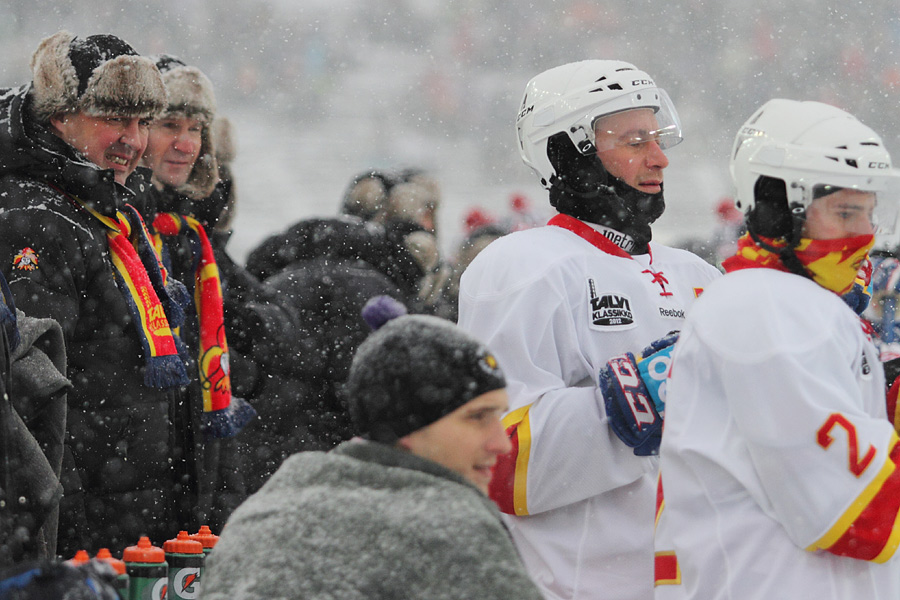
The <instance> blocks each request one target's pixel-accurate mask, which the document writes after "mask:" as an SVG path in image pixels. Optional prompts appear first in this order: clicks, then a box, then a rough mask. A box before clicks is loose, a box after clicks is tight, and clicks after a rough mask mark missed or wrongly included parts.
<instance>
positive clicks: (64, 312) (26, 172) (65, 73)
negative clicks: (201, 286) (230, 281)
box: [0, 31, 200, 556]
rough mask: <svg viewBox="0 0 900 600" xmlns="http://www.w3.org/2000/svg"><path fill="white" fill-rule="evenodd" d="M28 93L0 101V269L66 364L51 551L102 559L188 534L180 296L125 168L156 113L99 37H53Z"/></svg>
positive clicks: (191, 480) (158, 91)
mask: <svg viewBox="0 0 900 600" xmlns="http://www.w3.org/2000/svg"><path fill="white" fill-rule="evenodd" d="M31 68H32V81H31V82H30V83H28V84H25V85H22V86H20V87H18V88H12V89H4V90H0V121H2V122H3V123H4V126H3V127H2V130H0V197H2V198H3V202H2V205H0V271H2V273H3V275H4V276H5V277H6V279H7V280H8V281H9V287H10V289H11V290H12V294H13V297H14V298H15V302H16V305H17V306H18V307H19V308H20V309H22V311H23V312H25V313H26V314H28V315H29V316H33V317H50V318H53V319H55V320H56V321H58V322H59V323H60V325H61V326H62V330H63V335H64V338H65V344H66V352H67V358H68V364H67V370H66V375H67V377H68V379H69V380H70V381H71V382H72V385H73V388H72V390H71V391H70V392H69V395H68V413H67V415H66V418H67V422H66V450H65V453H64V462H63V477H62V480H63V483H64V497H63V500H62V504H61V507H60V526H59V545H58V552H59V553H60V554H62V555H65V556H71V555H72V554H74V552H75V551H77V550H78V549H81V548H84V549H87V550H88V551H89V552H90V553H91V554H94V553H95V552H96V551H97V550H98V549H99V548H101V547H104V546H105V547H108V548H109V549H110V550H111V551H112V552H113V553H116V552H119V551H121V550H122V549H123V548H124V547H126V546H129V545H131V544H134V543H135V542H136V541H137V539H138V538H139V536H140V535H149V536H150V537H151V539H154V540H164V539H168V538H169V537H172V536H174V535H175V534H176V533H177V532H178V530H179V529H190V528H193V527H197V526H199V524H200V523H198V522H197V520H199V517H197V516H196V514H195V510H196V507H197V505H198V500H197V482H198V480H199V479H200V475H199V474H198V472H197V469H198V468H199V467H198V465H197V464H196V461H195V459H194V455H193V453H192V452H191V451H190V450H189V449H190V448H191V444H192V439H193V438H195V437H196V436H198V435H199V433H197V432H196V431H194V430H193V428H192V425H191V424H190V423H185V422H181V421H176V420H174V419H173V418H171V416H170V414H171V413H170V409H171V407H173V406H178V402H179V394H180V393H181V388H182V386H184V385H186V384H187V382H188V381H189V379H188V372H187V370H186V368H185V364H184V362H183V360H182V358H181V356H180V355H179V352H178V345H177V344H176V340H175V338H174V337H173V333H172V331H173V330H174V329H175V328H176V327H178V326H179V325H180V324H181V322H182V321H183V319H184V313H183V308H182V303H183V302H184V301H185V298H184V288H183V287H181V288H180V290H179V289H178V286H177V285H176V284H175V283H173V282H172V280H171V279H167V278H166V273H165V272H163V271H161V270H160V268H159V262H158V257H156V256H155V253H154V251H153V246H152V243H150V241H149V240H148V239H147V236H146V235H145V228H144V227H143V225H142V221H141V217H140V215H139V213H138V210H136V209H135V206H138V207H139V206H141V202H140V201H141V199H142V197H143V195H144V192H146V190H147V189H148V186H149V176H148V177H147V178H144V176H143V174H142V173H141V168H140V167H138V162H139V160H140V158H141V155H142V154H143V152H144V149H145V148H146V145H147V138H148V134H149V127H150V122H151V121H152V120H153V118H154V117H155V116H156V115H157V113H159V112H160V111H161V110H163V109H164V108H165V107H166V106H167V96H166V89H165V86H164V84H163V80H162V77H161V76H160V73H159V69H158V68H157V67H156V65H155V64H154V63H153V62H152V61H151V60H149V59H148V58H146V57H142V56H140V55H139V54H138V53H137V52H136V51H135V50H134V48H132V47H131V46H130V45H128V44H127V43H126V42H124V41H123V40H121V39H120V38H118V37H116V36H114V35H107V34H100V35H91V36H88V37H79V36H75V35H73V34H71V33H69V32H67V31H60V32H57V33H55V34H54V35H51V36H50V37H48V38H46V39H44V40H43V41H42V42H41V43H40V44H39V45H38V47H37V49H36V50H35V52H34V55H33V57H32V60H31Z"/></svg>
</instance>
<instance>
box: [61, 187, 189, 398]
mask: <svg viewBox="0 0 900 600" xmlns="http://www.w3.org/2000/svg"><path fill="white" fill-rule="evenodd" d="M70 198H72V200H74V202H75V203H76V204H77V205H78V206H80V207H81V208H83V209H84V210H85V211H87V212H88V213H90V214H91V215H92V216H93V217H94V218H96V219H97V220H99V221H100V222H101V223H103V224H104V225H105V226H106V228H107V234H106V237H107V241H108V245H109V254H110V259H111V260H112V264H113V267H114V269H113V275H114V277H115V280H116V285H117V286H118V287H119V291H121V292H122V297H123V298H124V299H125V303H126V304H127V305H128V309H129V311H130V312H131V315H132V317H133V322H134V324H135V329H136V330H137V332H138V337H140V338H141V344H142V346H143V348H144V357H145V358H144V360H145V370H144V384H145V385H146V386H147V387H154V388H160V389H165V388H172V387H178V386H183V385H187V384H188V383H189V382H190V379H189V378H188V376H187V372H186V370H185V368H184V362H183V361H182V359H181V357H180V356H179V354H178V346H177V344H176V341H175V337H174V335H173V333H172V327H171V326H170V322H169V314H171V313H172V312H173V309H174V306H175V302H174V301H173V300H172V299H171V298H170V297H169V294H168V292H167V291H166V280H167V278H168V273H167V272H166V270H165V268H164V267H163V266H162V263H161V261H160V260H159V255H158V254H157V253H156V252H155V250H154V248H153V245H152V244H151V243H150V234H149V232H148V231H147V228H146V226H145V225H144V221H143V219H141V216H140V214H139V213H138V211H137V210H135V209H134V208H133V207H132V206H131V205H128V204H126V205H125V207H124V208H123V209H122V210H120V211H117V213H116V217H115V218H110V217H106V216H104V215H102V214H100V213H98V212H97V211H95V210H94V209H92V208H91V207H89V206H87V205H86V204H85V203H83V202H81V201H80V200H78V199H77V198H74V197H72V196H70ZM166 307H170V310H168V311H167V310H166ZM178 310H180V309H178ZM180 316H181V318H183V313H182V314H181V315H180Z"/></svg>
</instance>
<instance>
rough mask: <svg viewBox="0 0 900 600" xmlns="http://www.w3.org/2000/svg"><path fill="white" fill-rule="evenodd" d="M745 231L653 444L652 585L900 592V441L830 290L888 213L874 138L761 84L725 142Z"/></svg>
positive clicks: (743, 594) (758, 591) (888, 223)
mask: <svg viewBox="0 0 900 600" xmlns="http://www.w3.org/2000/svg"><path fill="white" fill-rule="evenodd" d="M731 174H732V178H733V180H734V183H735V186H736V203H737V206H738V207H739V208H741V209H742V210H744V211H745V214H746V222H747V225H748V230H749V233H748V234H747V235H746V236H745V237H743V238H742V239H741V240H740V242H739V249H738V252H737V254H736V255H735V256H734V257H732V258H729V259H727V260H726V261H724V263H723V267H724V268H725V270H726V273H727V274H726V275H725V276H724V277H722V278H721V279H719V280H718V281H716V282H715V283H714V284H713V285H711V286H710V287H709V288H708V289H707V290H706V292H705V293H704V295H703V297H702V298H700V300H699V301H698V302H697V303H696V304H695V306H694V307H693V308H692V310H691V312H690V313H689V314H688V317H687V321H686V324H685V327H684V329H682V331H681V337H680V339H679V341H678V346H677V348H676V349H675V352H674V354H673V357H672V373H671V377H670V379H669V380H668V397H667V400H668V402H667V405H666V408H667V410H666V431H665V435H664V436H663V441H662V446H661V449H660V475H661V480H662V489H663V490H664V500H663V501H662V502H661V506H660V507H659V508H660V511H659V514H658V524H657V531H656V540H655V545H656V560H657V571H656V592H655V597H656V599H657V600H669V599H688V598H690V599H697V600H700V599H702V600H715V599H720V598H721V599H725V598H727V599H728V600H740V599H744V598H747V599H749V598H754V599H755V598H816V599H817V600H828V599H838V598H841V599H851V598H852V599H858V598H866V599H867V600H885V599H888V598H892V599H896V598H900V560H898V559H897V558H896V557H894V554H895V551H896V549H897V545H898V543H900V523H898V510H900V469H897V463H898V462H900V446H898V438H897V434H896V433H895V431H894V427H893V426H892V424H891V423H890V422H889V421H888V420H886V418H885V413H886V410H885V381H884V375H883V372H882V368H881V365H880V363H879V359H878V353H877V351H876V349H875V347H874V345H873V344H872V342H871V340H870V339H869V338H868V336H867V334H866V333H865V332H864V329H863V327H862V324H861V321H860V319H859V318H858V317H857V315H856V314H855V313H854V312H853V310H851V309H850V308H849V307H848V306H847V305H846V304H845V303H844V302H843V301H842V299H841V298H840V295H841V294H844V293H845V292H846V291H847V290H848V289H849V288H850V286H851V285H852V283H853V280H854V278H855V276H856V273H857V268H858V267H859V266H860V264H861V263H862V261H864V260H865V258H866V255H867V253H868V250H869V249H870V248H871V247H872V243H873V240H874V236H873V234H874V233H875V232H876V231H878V230H879V229H881V228H884V229H889V228H890V227H892V226H893V225H894V224H895V221H896V214H897V207H898V197H900V196H898V190H900V186H898V183H900V175H898V172H897V171H895V170H894V169H893V168H892V166H891V157H890V156H889V154H888V152H887V151H886V150H885V148H884V146H883V144H882V141H881V138H880V137H879V136H878V135H877V134H876V133H875V132H874V131H872V130H871V129H869V128H868V127H866V126H865V125H863V124H862V123H860V122H859V121H858V120H857V119H856V118H854V117H853V116H851V115H849V114H848V113H846V112H844V111H842V110H839V109H837V108H834V107H832V106H828V105H825V104H821V103H818V102H797V101H792V100H780V99H776V100H771V101H769V102H767V103H766V104H765V105H763V106H762V107H761V108H760V109H759V110H758V111H756V113H754V114H753V116H752V117H751V118H750V119H749V120H748V121H747V122H746V123H745V124H744V126H743V127H742V128H741V129H740V131H739V132H738V134H737V138H736V140H735V143H734V148H733V151H732V154H731Z"/></svg>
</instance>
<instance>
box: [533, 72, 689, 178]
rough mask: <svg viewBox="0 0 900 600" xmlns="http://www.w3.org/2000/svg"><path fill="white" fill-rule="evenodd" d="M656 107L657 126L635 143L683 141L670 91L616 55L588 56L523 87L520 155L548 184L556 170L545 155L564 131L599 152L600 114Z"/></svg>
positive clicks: (582, 148)
mask: <svg viewBox="0 0 900 600" xmlns="http://www.w3.org/2000/svg"><path fill="white" fill-rule="evenodd" d="M637 108H652V109H653V111H654V112H655V113H656V120H657V123H658V128H657V129H656V130H654V131H650V132H645V133H644V137H643V138H641V139H634V140H632V141H631V143H641V142H645V141H651V140H653V141H656V142H657V143H658V144H659V145H660V147H661V148H663V149H666V148H671V147H672V146H674V145H676V144H678V143H679V142H680V141H681V140H682V137H681V121H680V120H679V119H678V113H677V112H676V111H675V107H674V106H673V105H672V101H671V100H670V99H669V96H668V94H666V92H665V91H664V90H662V89H660V88H658V87H656V84H655V83H654V82H653V79H651V78H650V76H649V75H648V74H647V73H645V72H644V71H641V70H639V69H638V68H637V67H635V66H634V65H632V64H629V63H627V62H622V61H618V60H585V61H581V62H574V63H569V64H565V65H561V66H559V67H554V68H552V69H550V70H548V71H544V72H543V73H541V74H540V75H537V76H536V77H534V78H533V79H532V80H531V81H529V82H528V85H526V86H525V94H524V96H523V97H522V104H521V106H520V108H519V114H518V116H517V117H516V133H517V135H518V140H519V154H520V155H521V156H522V160H523V161H524V162H525V164H526V165H528V166H529V167H531V168H532V169H533V170H534V171H535V173H537V175H538V177H540V178H541V183H542V184H543V186H544V187H546V188H549V187H550V179H551V177H552V176H553V175H555V174H556V173H555V171H554V169H553V166H552V165H551V164H550V160H549V158H548V157H547V140H548V139H549V138H550V137H551V136H553V135H555V134H557V133H560V132H565V133H566V134H567V135H568V136H569V139H570V140H571V141H572V144H573V145H574V146H575V147H576V148H577V149H578V150H579V151H580V152H581V153H582V154H584V155H588V154H590V153H592V152H595V151H596V147H595V138H594V124H595V122H596V121H597V119H598V118H600V117H603V116H606V115H610V114H613V113H617V112H622V111H626V110H633V109H637Z"/></svg>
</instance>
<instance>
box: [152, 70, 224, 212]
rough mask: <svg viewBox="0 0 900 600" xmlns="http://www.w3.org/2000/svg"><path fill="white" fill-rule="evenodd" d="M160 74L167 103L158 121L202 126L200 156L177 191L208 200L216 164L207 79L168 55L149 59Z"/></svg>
mask: <svg viewBox="0 0 900 600" xmlns="http://www.w3.org/2000/svg"><path fill="white" fill-rule="evenodd" d="M153 61H154V62H155V63H156V67H157V68H158V69H159V72H160V73H162V79H163V83H164V84H165V86H166V92H168V95H169V103H168V105H167V106H166V109H165V110H164V111H163V113H162V114H161V115H159V116H158V117H157V118H158V119H166V118H172V117H176V118H186V119H197V120H198V121H200V123H202V124H203V129H202V131H201V133H200V154H199V155H198V156H197V162H195V163H194V168H193V170H192V171H191V175H190V176H189V177H188V180H187V182H186V183H185V184H184V185H183V186H181V187H180V188H178V191H179V192H180V193H182V194H184V195H185V196H187V197H189V198H192V199H194V200H200V199H201V198H206V197H207V196H209V195H210V194H211V193H212V191H213V188H215V186H216V182H217V181H218V180H219V167H218V165H217V164H216V151H215V148H216V144H215V133H214V132H213V130H212V122H213V119H214V118H215V116H216V96H215V94H214V93H213V85H212V82H211V81H210V80H209V78H208V77H207V76H206V75H204V74H203V72H202V71H201V70H200V69H198V68H197V67H191V66H188V65H187V64H185V63H184V62H183V61H182V60H181V59H179V58H176V57H174V56H171V55H168V54H161V55H159V56H155V57H153Z"/></svg>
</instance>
